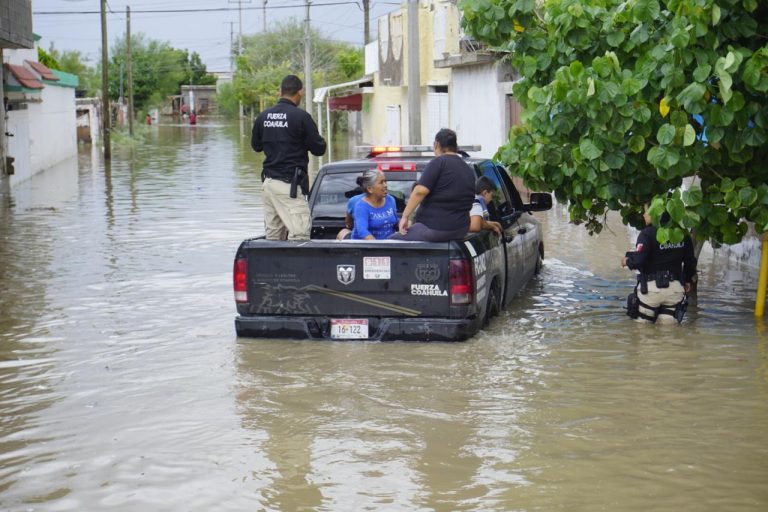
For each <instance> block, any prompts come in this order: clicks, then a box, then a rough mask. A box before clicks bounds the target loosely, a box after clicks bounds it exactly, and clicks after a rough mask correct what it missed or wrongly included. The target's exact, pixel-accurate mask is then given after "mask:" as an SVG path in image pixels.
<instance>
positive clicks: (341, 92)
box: [312, 75, 373, 162]
mask: <svg viewBox="0 0 768 512" xmlns="http://www.w3.org/2000/svg"><path fill="white" fill-rule="evenodd" d="M372 87H373V75H365V76H363V77H362V78H359V79H357V80H352V81H351V82H344V83H342V84H336V85H328V86H326V87H318V88H317V89H315V95H314V98H312V102H313V103H314V104H315V105H316V109H317V110H316V112H317V125H318V127H319V128H320V130H321V131H323V130H324V131H325V140H326V141H327V142H328V152H327V153H326V159H327V161H328V162H331V161H333V144H332V142H333V140H332V139H333V134H332V131H333V130H332V129H331V112H334V111H337V112H339V111H340V112H348V113H350V114H352V115H350V116H348V121H349V131H350V134H351V135H352V137H351V138H352V139H353V144H360V143H361V142H362V140H361V139H362V117H361V113H362V111H363V104H364V95H365V94H367V93H371V92H372ZM323 121H325V122H323ZM323 125H325V126H323Z"/></svg>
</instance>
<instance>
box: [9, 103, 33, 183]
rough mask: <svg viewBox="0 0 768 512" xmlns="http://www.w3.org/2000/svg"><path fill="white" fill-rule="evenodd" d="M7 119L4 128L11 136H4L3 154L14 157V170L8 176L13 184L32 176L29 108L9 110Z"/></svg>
mask: <svg viewBox="0 0 768 512" xmlns="http://www.w3.org/2000/svg"><path fill="white" fill-rule="evenodd" d="M7 119H8V121H7V124H6V126H5V129H6V131H7V132H8V133H11V134H13V136H12V137H6V138H5V140H6V146H5V154H6V155H7V156H9V157H13V159H14V162H13V168H14V170H15V172H14V174H12V175H11V176H10V177H9V179H10V184H11V186H13V185H15V184H16V183H18V182H20V181H24V180H26V179H28V178H30V177H31V176H32V168H31V166H30V161H31V156H30V151H29V150H30V147H29V146H30V145H29V110H28V109H25V110H11V111H10V112H8V113H7Z"/></svg>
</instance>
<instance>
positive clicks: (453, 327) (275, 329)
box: [235, 316, 481, 341]
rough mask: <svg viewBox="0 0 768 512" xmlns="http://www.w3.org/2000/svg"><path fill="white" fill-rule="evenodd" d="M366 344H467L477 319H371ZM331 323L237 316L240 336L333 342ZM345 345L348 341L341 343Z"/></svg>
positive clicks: (302, 319) (281, 317)
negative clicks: (465, 342)
mask: <svg viewBox="0 0 768 512" xmlns="http://www.w3.org/2000/svg"><path fill="white" fill-rule="evenodd" d="M369 322H370V326H369V328H370V332H369V337H368V338H366V339H367V340H372V341H464V340H466V339H467V338H470V337H471V336H473V335H475V334H476V333H477V331H478V330H479V329H480V324H481V323H480V322H479V321H478V320H477V319H475V318H455V319H454V318H381V319H378V318H372V319H369ZM330 325H331V322H330V319H328V318H326V317H310V316H307V317H301V316H238V317H236V318H235V331H236V332H237V335H238V336H246V337H255V338H293V339H316V340H331V339H332V338H331V327H330ZM334 341H335V340H334ZM340 341H346V340H340Z"/></svg>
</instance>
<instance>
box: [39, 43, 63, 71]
mask: <svg viewBox="0 0 768 512" xmlns="http://www.w3.org/2000/svg"><path fill="white" fill-rule="evenodd" d="M51 50H53V47H51ZM37 62H39V63H40V64H42V65H43V66H45V67H47V68H48V69H58V70H59V71H61V65H60V64H59V62H58V60H57V59H56V57H55V56H54V55H51V54H50V53H48V52H46V51H45V50H43V49H42V48H40V47H39V46H38V47H37Z"/></svg>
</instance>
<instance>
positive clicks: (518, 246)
mask: <svg viewBox="0 0 768 512" xmlns="http://www.w3.org/2000/svg"><path fill="white" fill-rule="evenodd" d="M477 170H478V172H479V173H480V174H481V175H483V176H487V177H488V178H490V179H491V181H493V182H494V183H495V184H496V187H497V188H496V192H495V193H494V194H493V201H492V202H491V204H489V205H488V211H489V213H490V215H491V220H495V221H497V222H500V223H501V227H502V229H503V232H504V235H503V236H504V240H503V246H504V257H505V258H506V265H505V267H506V286H505V287H504V288H505V290H504V304H505V305H506V304H507V303H508V302H509V300H510V299H512V297H514V296H515V295H516V294H517V292H519V291H520V289H521V288H522V286H523V283H525V272H526V269H525V243H524V242H525V240H524V234H522V235H521V234H520V233H519V231H520V226H519V223H518V218H519V216H518V215H517V214H516V210H515V207H514V206H513V203H512V200H511V198H510V196H509V194H508V192H507V185H506V183H505V182H504V179H503V176H502V173H501V172H499V170H498V169H497V168H496V166H494V165H493V163H492V162H490V161H488V160H486V161H483V162H480V163H479V164H477Z"/></svg>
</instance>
